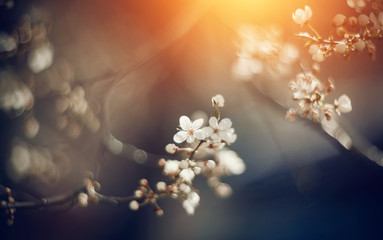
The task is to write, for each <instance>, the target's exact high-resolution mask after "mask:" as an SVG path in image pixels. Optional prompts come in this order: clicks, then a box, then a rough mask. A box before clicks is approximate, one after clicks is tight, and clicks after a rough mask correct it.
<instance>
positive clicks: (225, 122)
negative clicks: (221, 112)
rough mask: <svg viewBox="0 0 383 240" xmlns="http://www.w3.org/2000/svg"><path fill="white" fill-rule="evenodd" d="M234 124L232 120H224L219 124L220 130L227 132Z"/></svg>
mask: <svg viewBox="0 0 383 240" xmlns="http://www.w3.org/2000/svg"><path fill="white" fill-rule="evenodd" d="M232 124H233V123H232V122H231V120H230V119H228V118H224V119H222V120H221V121H220V122H219V125H218V129H219V130H221V131H224V130H227V129H229V128H230V127H231V125H232Z"/></svg>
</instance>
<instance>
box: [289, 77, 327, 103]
mask: <svg viewBox="0 0 383 240" xmlns="http://www.w3.org/2000/svg"><path fill="white" fill-rule="evenodd" d="M289 87H290V89H291V90H293V91H294V93H293V99H294V100H299V99H311V97H312V95H313V94H315V90H317V89H321V88H322V84H321V82H320V81H319V80H318V79H317V78H316V77H315V76H314V75H312V74H310V73H306V74H304V73H299V74H298V75H297V77H296V79H295V80H293V81H291V82H290V84H289Z"/></svg>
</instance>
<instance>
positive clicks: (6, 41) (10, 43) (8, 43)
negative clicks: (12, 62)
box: [0, 32, 17, 52]
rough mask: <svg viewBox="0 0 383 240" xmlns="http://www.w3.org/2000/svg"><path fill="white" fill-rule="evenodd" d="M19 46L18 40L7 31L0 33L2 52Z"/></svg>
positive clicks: (0, 50) (0, 48) (0, 49)
mask: <svg viewBox="0 0 383 240" xmlns="http://www.w3.org/2000/svg"><path fill="white" fill-rule="evenodd" d="M16 47H17V43H16V40H15V39H14V38H13V37H11V36H9V35H8V34H6V33H3V32H1V33H0V52H10V51H13V50H15V49H16Z"/></svg>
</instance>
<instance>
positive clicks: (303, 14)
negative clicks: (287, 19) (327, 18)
mask: <svg viewBox="0 0 383 240" xmlns="http://www.w3.org/2000/svg"><path fill="white" fill-rule="evenodd" d="M312 15H313V13H312V11H311V8H310V7H309V6H305V9H304V10H302V9H297V10H296V11H295V13H293V20H294V22H295V23H297V24H300V25H303V24H305V23H306V22H307V21H308V20H310V19H311V17H312Z"/></svg>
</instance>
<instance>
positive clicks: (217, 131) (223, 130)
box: [204, 117, 236, 143]
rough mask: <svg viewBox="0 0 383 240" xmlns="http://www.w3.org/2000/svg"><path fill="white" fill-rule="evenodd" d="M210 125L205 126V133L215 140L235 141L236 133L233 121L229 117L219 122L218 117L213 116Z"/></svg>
mask: <svg viewBox="0 0 383 240" xmlns="http://www.w3.org/2000/svg"><path fill="white" fill-rule="evenodd" d="M209 125H210V126H209V127H206V128H204V131H205V135H207V136H210V137H211V139H212V140H213V141H214V142H220V141H225V142H227V143H233V142H234V141H235V140H236V134H235V133H234V129H233V128H231V126H232V122H231V120H230V119H229V118H224V119H222V120H221V121H219V122H218V119H217V118H216V117H211V118H210V119H209Z"/></svg>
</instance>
